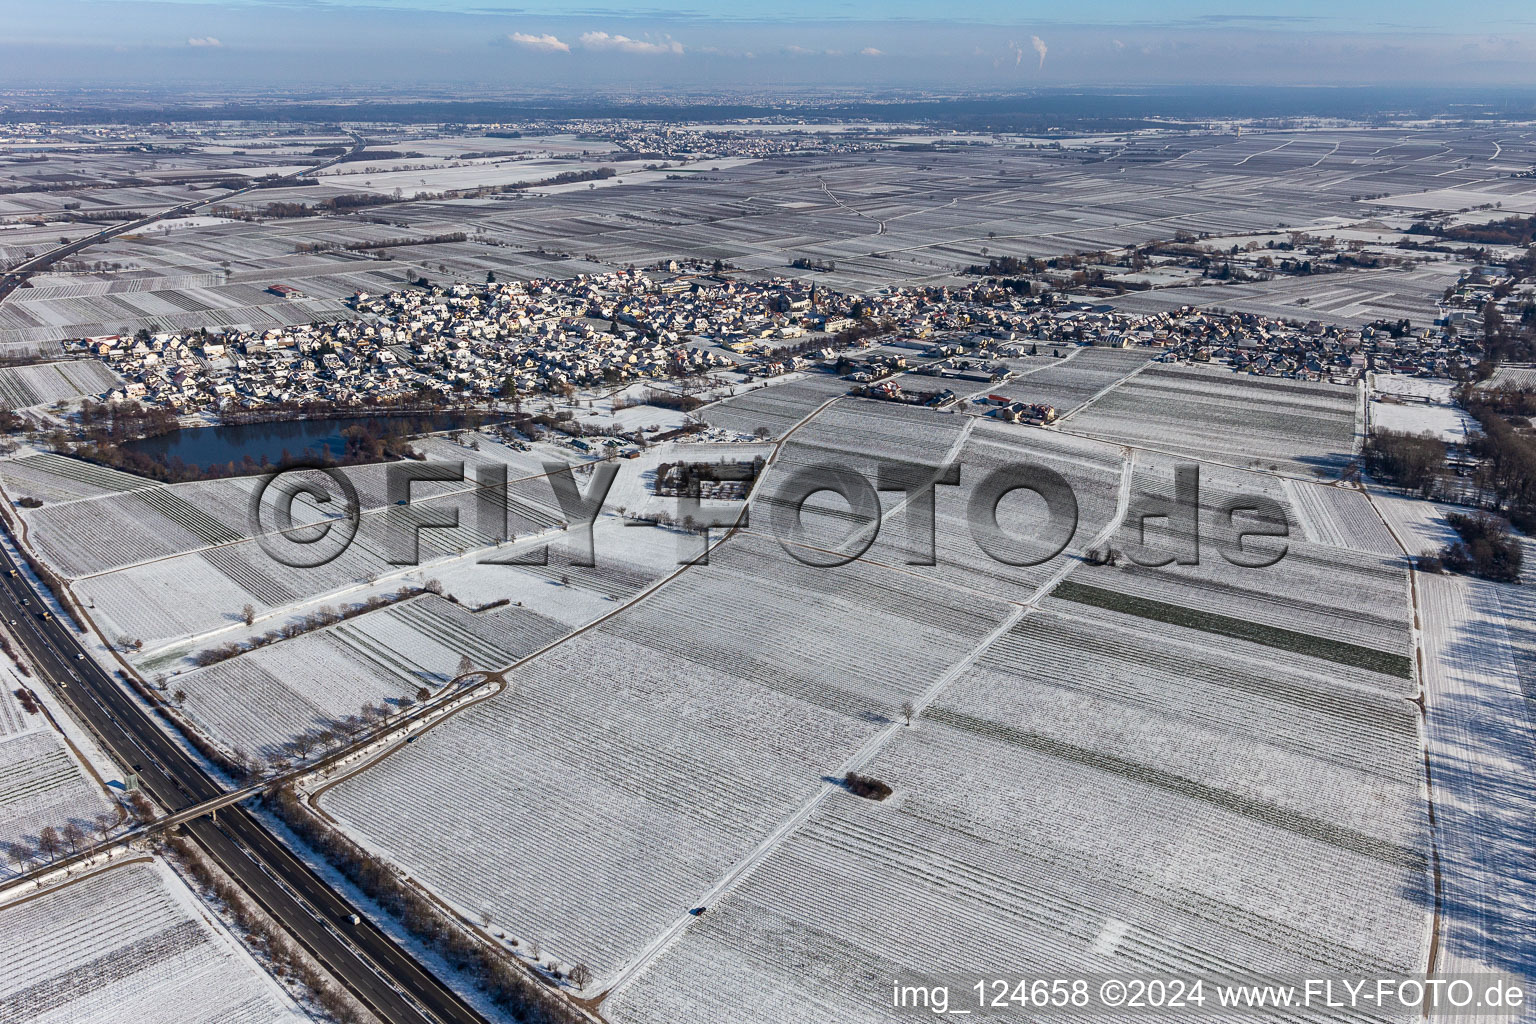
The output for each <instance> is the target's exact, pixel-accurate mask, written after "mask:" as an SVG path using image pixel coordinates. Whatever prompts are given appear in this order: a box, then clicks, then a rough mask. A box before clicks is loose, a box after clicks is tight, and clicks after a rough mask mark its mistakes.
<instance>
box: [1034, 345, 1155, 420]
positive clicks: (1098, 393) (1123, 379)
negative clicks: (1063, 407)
mask: <svg viewBox="0 0 1536 1024" xmlns="http://www.w3.org/2000/svg"><path fill="white" fill-rule="evenodd" d="M1151 365H1152V360H1151V359H1150V358H1148V359H1147V361H1146V362H1144V363H1142V364H1141V365H1140V366H1138V367H1136V369H1134V370H1132V371H1131V372H1130V373H1128V374H1126V375H1125V376H1124V377H1121V378H1120V379H1119V380H1112V381H1110V382H1109V383H1108V384H1106V385H1104V386H1103V387H1102V388H1100V389H1099V390H1097V391H1095V392H1094V393H1093V394H1092V396H1090V397H1089V399H1088V401H1086V402H1084V403H1082V404H1081V405H1079V406H1078V407H1077V408H1076V409H1073V410H1072V411H1070V412H1068V413H1067V414H1066V415H1064V416H1059V417H1057V419H1056V422H1057V423H1065V422H1066V421H1067V420H1069V419H1071V418H1072V417H1073V416H1076V415H1077V414H1078V413H1080V412H1082V411H1083V410H1084V409H1086V408H1088V407H1089V406H1090V405H1092V404H1093V403H1095V402H1097V401H1098V400H1099V399H1101V398H1103V397H1104V396H1105V395H1107V394H1109V393H1110V392H1111V391H1113V390H1115V388H1118V387H1119V386H1120V385H1122V384H1124V383H1125V382H1126V381H1128V380H1130V379H1131V378H1132V377H1134V376H1136V375H1137V374H1139V373H1141V372H1142V371H1144V370H1146V369H1147V368H1148V367H1149V366H1151Z"/></svg>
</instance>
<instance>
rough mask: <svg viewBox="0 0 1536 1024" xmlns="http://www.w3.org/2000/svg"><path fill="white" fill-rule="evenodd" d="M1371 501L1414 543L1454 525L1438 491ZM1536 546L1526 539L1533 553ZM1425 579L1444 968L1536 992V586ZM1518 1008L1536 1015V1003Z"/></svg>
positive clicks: (1422, 598)
mask: <svg viewBox="0 0 1536 1024" xmlns="http://www.w3.org/2000/svg"><path fill="white" fill-rule="evenodd" d="M1374 500H1375V501H1376V503H1377V504H1378V505H1379V506H1380V507H1381V508H1382V509H1383V511H1384V512H1385V513H1386V515H1387V517H1388V518H1389V519H1390V520H1391V521H1392V522H1393V524H1394V526H1395V527H1396V528H1397V530H1398V533H1399V535H1401V536H1402V537H1403V540H1404V543H1405V544H1406V545H1407V546H1408V547H1409V550H1410V551H1413V550H1421V549H1425V548H1431V547H1434V546H1437V542H1443V538H1444V537H1445V536H1446V535H1447V534H1448V533H1449V528H1448V527H1447V526H1446V525H1445V523H1444V521H1443V519H1442V518H1441V514H1440V510H1439V509H1438V507H1437V506H1435V505H1433V504H1431V503H1429V502H1424V501H1414V500H1411V499H1407V498H1400V497H1395V496H1391V495H1386V494H1380V493H1378V494H1377V495H1375V498H1374ZM1533 554H1536V551H1533V548H1532V546H1531V545H1530V544H1527V545H1526V558H1527V560H1529V559H1531V558H1532V557H1533ZM1527 564H1530V563H1529V561H1527ZM1418 583H1419V612H1420V620H1421V623H1422V631H1423V633H1422V635H1423V644H1424V674H1423V680H1424V706H1425V720H1426V723H1427V730H1428V740H1429V770H1430V777H1431V779H1432V781H1433V797H1434V801H1435V818H1436V831H1435V834H1436V838H1437V843H1436V846H1437V852H1438V855H1439V861H1438V863H1439V868H1440V874H1441V886H1442V892H1441V898H1440V912H1441V919H1440V943H1439V951H1438V960H1437V962H1436V964H1435V969H1436V970H1437V971H1441V972H1446V973H1455V972H1486V971H1502V972H1509V973H1512V974H1514V975H1515V976H1516V977H1517V978H1519V979H1521V980H1522V981H1523V982H1524V983H1525V986H1526V990H1527V991H1531V990H1532V987H1533V986H1536V871H1533V868H1532V856H1531V850H1532V847H1533V844H1536V828H1533V822H1536V787H1533V786H1532V785H1531V769H1532V765H1533V764H1536V710H1533V709H1536V632H1533V630H1532V628H1531V625H1530V624H1531V622H1532V621H1536V597H1533V596H1532V595H1531V594H1530V593H1529V591H1530V586H1529V584H1526V585H1520V586H1516V585H1510V584H1500V583H1490V582H1487V581H1483V580H1476V579H1472V578H1469V577H1465V576H1440V575H1433V574H1424V573H1421V574H1419V576H1418ZM1444 1019H1446V1020H1450V1019H1452V1018H1451V1017H1446V1018H1444ZM1454 1019H1457V1020H1476V1021H1479V1022H1484V1021H1487V1022H1491V1021H1493V1020H1496V1019H1497V1020H1509V1019H1510V1018H1508V1017H1504V1018H1495V1017H1493V1016H1488V1015H1484V1016H1459V1017H1455V1018H1454ZM1516 1019H1519V1020H1523V1021H1530V1020H1536V1007H1528V1008H1527V1011H1526V1012H1525V1013H1524V1014H1523V1015H1521V1016H1518V1017H1517V1018H1516Z"/></svg>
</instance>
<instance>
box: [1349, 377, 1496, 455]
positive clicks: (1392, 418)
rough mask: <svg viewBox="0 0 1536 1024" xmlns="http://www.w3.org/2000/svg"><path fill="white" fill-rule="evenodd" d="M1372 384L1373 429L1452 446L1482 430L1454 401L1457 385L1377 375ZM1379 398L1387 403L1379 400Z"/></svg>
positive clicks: (1451, 382)
mask: <svg viewBox="0 0 1536 1024" xmlns="http://www.w3.org/2000/svg"><path fill="white" fill-rule="evenodd" d="M1501 369H1502V367H1501ZM1370 381H1371V391H1372V400H1371V426H1372V428H1376V427H1381V428H1384V429H1387V430H1400V431H1404V432H1406V433H1410V434H1423V433H1430V434H1433V435H1435V436H1436V437H1438V438H1440V439H1441V440H1443V441H1448V442H1453V443H1461V442H1464V441H1465V440H1466V439H1467V437H1468V435H1470V434H1475V433H1477V432H1478V430H1479V428H1478V425H1477V420H1475V419H1473V418H1472V417H1471V416H1469V415H1468V414H1467V412H1466V411H1465V410H1464V409H1462V408H1460V407H1459V406H1457V405H1456V404H1455V402H1454V401H1453V398H1452V393H1453V392H1454V390H1455V386H1456V385H1455V382H1454V381H1450V380H1443V379H1440V378H1433V377H1408V376H1404V375H1402V374H1395V373H1374V374H1371V377H1370ZM1378 395H1380V396H1386V400H1377V396H1378ZM1426 399H1427V401H1425V400H1426Z"/></svg>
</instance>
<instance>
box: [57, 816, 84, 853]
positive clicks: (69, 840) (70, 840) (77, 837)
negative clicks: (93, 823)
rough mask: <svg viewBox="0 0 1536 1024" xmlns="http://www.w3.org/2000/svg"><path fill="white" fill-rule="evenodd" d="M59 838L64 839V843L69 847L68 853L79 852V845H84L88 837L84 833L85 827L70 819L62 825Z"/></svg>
mask: <svg viewBox="0 0 1536 1024" xmlns="http://www.w3.org/2000/svg"><path fill="white" fill-rule="evenodd" d="M60 838H61V839H63V840H64V845H65V846H67V847H69V852H70V853H79V852H80V847H82V846H84V845H85V841H86V839H87V838H88V837H87V836H86V834H85V829H83V828H81V827H80V826H79V825H78V824H76V823H75V822H73V821H72V822H70V823H69V824H67V825H65V826H64V831H63V833H62V834H61V835H60Z"/></svg>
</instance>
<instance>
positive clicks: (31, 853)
mask: <svg viewBox="0 0 1536 1024" xmlns="http://www.w3.org/2000/svg"><path fill="white" fill-rule="evenodd" d="M117 824H118V817H117V815H115V814H113V813H111V812H110V811H102V812H101V813H100V814H98V815H96V817H95V818H94V819H92V821H91V831H90V832H87V831H86V829H85V828H84V827H82V826H81V824H80V822H78V821H69V822H66V823H65V824H64V827H63V828H54V827H53V826H52V825H49V826H46V827H45V828H43V829H41V830H39V831H38V833H37V835H36V836H35V837H33V838H32V839H30V840H28V839H20V840H16V841H14V842H9V843H6V844H5V856H6V859H7V860H9V861H10V862H11V863H12V864H13V865H14V866H15V868H16V871H17V872H19V873H20V872H26V871H30V870H31V869H32V868H33V867H36V866H39V865H40V864H52V863H54V862H55V861H57V860H58V859H59V858H60V857H63V856H66V855H68V856H71V857H72V856H74V855H75V854H77V853H79V852H80V851H81V850H83V849H85V848H86V846H88V845H89V844H90V841H91V835H92V834H94V835H95V837H96V840H97V841H98V842H103V843H104V842H106V841H107V840H108V839H109V838H110V837H111V835H112V831H113V830H114V829H116V828H117Z"/></svg>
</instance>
